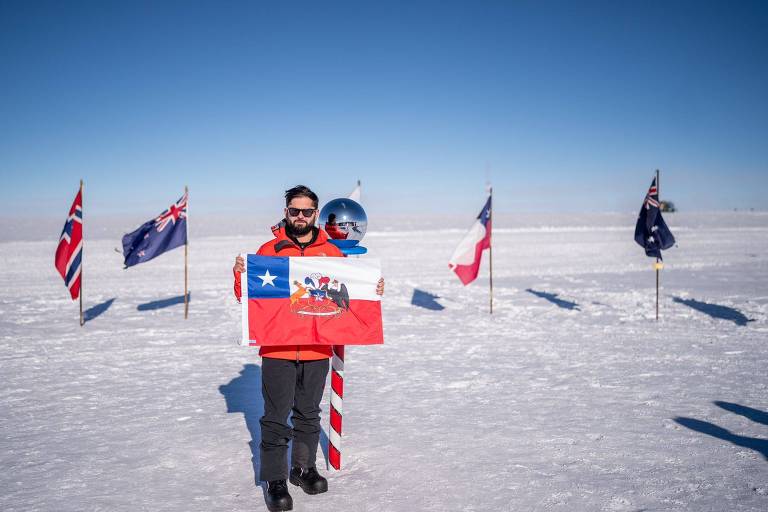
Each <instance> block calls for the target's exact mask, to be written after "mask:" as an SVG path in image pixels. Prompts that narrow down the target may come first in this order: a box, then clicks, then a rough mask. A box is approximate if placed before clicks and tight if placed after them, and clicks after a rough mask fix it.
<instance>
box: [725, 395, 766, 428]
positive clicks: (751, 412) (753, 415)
mask: <svg viewBox="0 0 768 512" xmlns="http://www.w3.org/2000/svg"><path fill="white" fill-rule="evenodd" d="M715 405H716V406H718V407H720V408H721V409H725V410H726V411H729V412H732V413H734V414H738V415H739V416H744V417H745V418H747V419H748V420H752V421H754V422H755V423H762V424H763V425H768V412H763V411H760V410H758V409H753V408H751V407H747V406H744V405H739V404H734V403H731V402H721V401H719V400H718V401H717V402H715Z"/></svg>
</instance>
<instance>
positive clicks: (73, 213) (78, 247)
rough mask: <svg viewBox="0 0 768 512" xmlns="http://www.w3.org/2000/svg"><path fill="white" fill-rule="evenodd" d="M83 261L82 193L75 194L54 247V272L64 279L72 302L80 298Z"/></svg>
mask: <svg viewBox="0 0 768 512" xmlns="http://www.w3.org/2000/svg"><path fill="white" fill-rule="evenodd" d="M82 261H83V192H82V190H80V191H78V192H77V195H76V196H75V202H73V203H72V207H71V208H70V209H69V215H68V216H67V221H66V222H65V223H64V229H62V230H61V236H59V246H58V247H56V260H55V265H56V270H58V271H59V275H61V277H62V278H63V279H64V284H65V285H66V287H67V288H68V289H69V294H70V295H71V296H72V300H76V299H77V298H78V297H79V296H80V280H81V278H80V276H81V269H82Z"/></svg>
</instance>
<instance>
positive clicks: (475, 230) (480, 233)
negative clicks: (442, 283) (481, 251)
mask: <svg viewBox="0 0 768 512" xmlns="http://www.w3.org/2000/svg"><path fill="white" fill-rule="evenodd" d="M483 238H485V226H483V225H482V224H481V223H480V221H479V220H477V221H475V223H474V224H473V225H472V227H471V228H469V232H468V233H467V234H466V235H464V238H463V239H462V240H461V242H459V245H458V247H456V250H455V251H453V256H451V259H450V260H449V263H450V264H451V265H452V266H456V265H471V264H472V263H474V262H475V248H476V247H477V244H478V243H479V242H480V241H481V240H482V239H483Z"/></svg>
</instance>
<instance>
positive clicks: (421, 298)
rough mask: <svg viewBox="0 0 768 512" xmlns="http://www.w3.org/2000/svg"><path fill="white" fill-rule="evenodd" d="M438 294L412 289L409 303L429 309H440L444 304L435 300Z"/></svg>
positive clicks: (443, 307)
mask: <svg viewBox="0 0 768 512" xmlns="http://www.w3.org/2000/svg"><path fill="white" fill-rule="evenodd" d="M439 298H440V296H439V295H434V294H432V293H429V292H425V291H423V290H419V289H418V288H414V289H413V297H411V304H412V305H414V306H419V307H420V308H424V309H429V310H431V311H442V310H443V309H445V306H443V305H442V304H440V303H439V302H437V299H439Z"/></svg>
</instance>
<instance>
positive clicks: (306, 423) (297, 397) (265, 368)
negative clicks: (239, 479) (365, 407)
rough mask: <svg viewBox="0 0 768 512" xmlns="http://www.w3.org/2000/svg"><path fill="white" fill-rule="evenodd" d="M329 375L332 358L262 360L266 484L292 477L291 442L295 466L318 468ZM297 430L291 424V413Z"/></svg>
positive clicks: (262, 454) (263, 465) (263, 462)
mask: <svg viewBox="0 0 768 512" xmlns="http://www.w3.org/2000/svg"><path fill="white" fill-rule="evenodd" d="M327 375H328V359H320V360H318V361H299V362H296V361H289V360H286V359H273V358H269V357H265V358H263V359H262V361H261V394H262V395H263V396H264V416H262V418H261V420H260V423H261V447H260V448H261V450H260V451H261V470H260V472H259V473H260V474H259V478H260V479H261V480H262V481H270V480H286V479H287V478H288V459H287V456H288V441H289V440H290V439H293V448H292V449H291V465H293V466H299V467H302V468H311V467H314V466H315V458H316V457H315V454H316V453H317V443H318V441H319V439H320V401H321V400H322V398H323V391H324V389H325V378H326V377H327ZM291 410H292V411H293V414H292V415H291V423H293V428H291V427H290V426H289V425H288V413H289V412H290V411H291Z"/></svg>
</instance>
